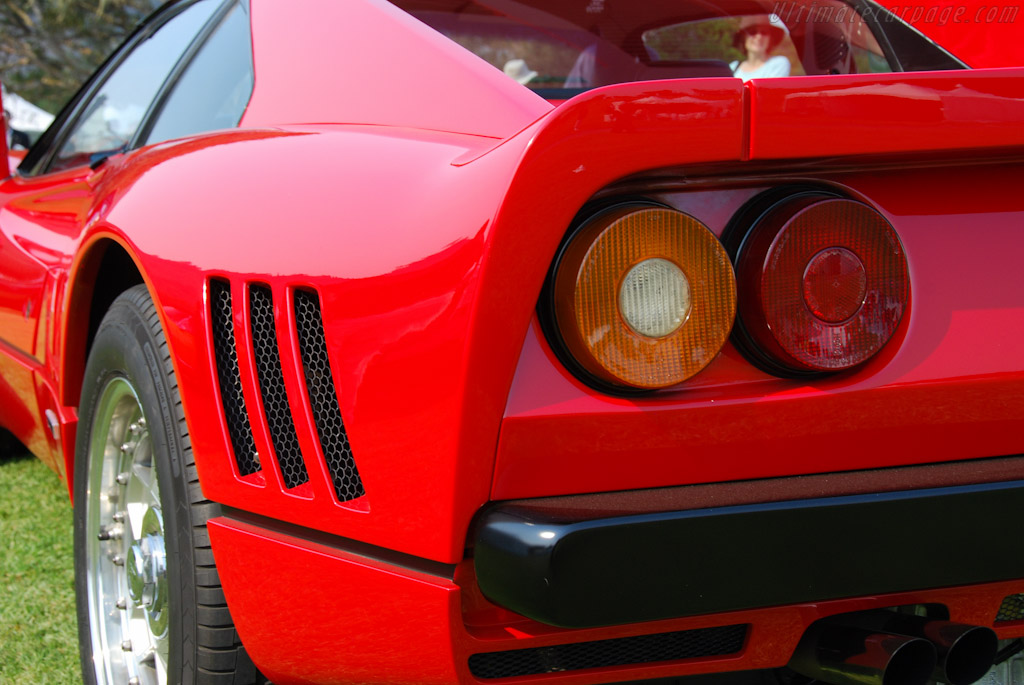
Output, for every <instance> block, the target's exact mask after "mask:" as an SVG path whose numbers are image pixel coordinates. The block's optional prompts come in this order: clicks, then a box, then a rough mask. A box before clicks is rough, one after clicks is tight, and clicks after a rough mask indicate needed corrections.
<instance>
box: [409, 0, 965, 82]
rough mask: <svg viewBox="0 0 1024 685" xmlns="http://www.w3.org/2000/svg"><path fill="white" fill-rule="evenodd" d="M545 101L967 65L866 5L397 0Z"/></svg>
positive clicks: (825, 1) (781, 0) (803, 0)
mask: <svg viewBox="0 0 1024 685" xmlns="http://www.w3.org/2000/svg"><path fill="white" fill-rule="evenodd" d="M393 1H394V2H395V4H397V5H399V6H400V7H402V9H404V10H406V11H407V12H409V13H410V14H412V15H413V16H415V17H416V18H418V19H419V20H421V21H423V22H424V23H426V24H428V25H429V26H431V27H433V28H434V29H435V30H437V31H439V32H440V33H442V34H444V35H445V36H447V37H448V38H450V39H451V40H452V41H454V42H456V43H458V44H459V45H461V46H463V47H464V48H466V49H468V50H470V51H471V52H473V53H474V54H476V55H477V56H479V57H481V58H483V59H484V60H486V61H487V62H489V63H490V64H492V65H493V66H495V67H497V68H498V69H501V70H502V71H504V72H505V74H506V75H507V76H509V78H512V79H515V80H516V81H518V82H519V83H521V84H523V85H525V86H526V87H528V88H530V89H532V90H534V91H537V92H539V93H540V94H541V95H544V96H545V97H548V98H554V99H558V98H564V97H569V96H571V95H574V94H575V93H577V92H581V91H583V90H587V89H589V88H595V87H598V86H603V85H608V84H611V83H623V82H628V81H650V80H658V79H677V78H699V77H711V76H720V77H721V76H724V77H736V78H741V79H743V80H749V79H753V78H777V77H785V76H802V75H820V74H855V73H881V72H890V71H909V70H918V69H955V68H962V67H963V65H962V64H961V63H959V62H957V61H956V60H955V59H954V58H952V57H951V56H950V55H948V54H947V53H945V52H944V51H942V50H941V49H940V48H938V47H937V46H935V45H934V44H933V43H931V41H929V40H928V39H926V38H924V37H923V36H921V35H920V34H919V33H917V32H916V31H915V30H914V29H912V28H910V27H909V26H907V25H906V24H904V23H903V22H901V21H900V20H899V19H897V18H896V17H895V16H894V15H892V14H890V13H889V12H888V11H887V10H884V9H883V8H882V7H881V6H879V5H876V4H875V3H873V2H870V0H860V1H859V2H857V3H855V4H848V3H846V2H842V1H841V0H764V1H761V2H757V1H751V0H644V1H643V2H638V1H637V0H393Z"/></svg>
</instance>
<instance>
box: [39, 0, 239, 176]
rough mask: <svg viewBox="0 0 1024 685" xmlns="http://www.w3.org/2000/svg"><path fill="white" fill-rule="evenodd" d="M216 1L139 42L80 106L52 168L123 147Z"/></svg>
mask: <svg viewBox="0 0 1024 685" xmlns="http://www.w3.org/2000/svg"><path fill="white" fill-rule="evenodd" d="M218 4H219V2H218V0H200V1H199V2H197V3H196V4H194V5H191V6H189V7H188V8H186V9H184V10H183V11H181V12H180V13H179V14H177V15H175V16H173V17H171V18H170V19H169V20H168V21H167V22H166V23H164V24H163V25H162V26H160V27H159V28H157V30H156V32H155V33H153V34H152V35H150V36H148V37H147V38H145V39H143V40H142V41H141V42H140V43H138V44H136V46H135V47H134V49H133V50H132V52H131V54H129V55H128V56H127V57H126V58H125V59H124V61H122V62H121V64H120V65H118V66H117V68H116V69H115V70H114V72H113V73H112V74H110V76H109V77H108V78H107V80H106V81H105V82H104V83H103V85H102V86H100V89H99V90H98V91H97V92H96V93H95V94H94V95H93V96H92V98H91V99H90V101H89V102H88V103H87V104H86V105H85V107H84V108H83V109H82V110H81V113H80V114H79V115H78V118H77V121H76V122H75V124H74V127H73V128H72V130H71V133H70V135H69V136H68V137H67V138H66V139H65V140H64V142H63V144H62V145H61V147H60V149H59V150H58V152H57V154H56V156H55V157H54V159H53V161H52V162H51V163H50V168H49V170H50V171H59V170H61V169H68V168H71V167H74V166H79V165H82V164H88V163H89V161H90V158H91V157H92V156H93V155H95V154H97V153H107V152H116V151H119V150H123V149H124V148H125V147H126V146H127V145H128V144H129V143H130V142H131V140H132V138H133V137H134V135H135V132H136V130H137V129H138V128H139V124H141V123H142V118H143V117H144V116H145V114H146V110H147V109H148V108H149V105H150V103H151V102H152V101H153V98H154V97H156V94H157V92H159V90H160V87H161V86H162V85H163V82H164V81H165V80H166V79H167V75H168V74H170V72H171V70H172V69H173V68H174V65H175V64H177V62H178V59H179V58H180V57H181V55H182V53H183V52H185V50H186V49H187V48H188V46H189V45H190V44H191V42H192V40H193V39H194V38H195V36H196V34H197V33H199V31H200V29H202V27H203V26H204V25H205V23H206V22H207V20H209V18H210V16H211V15H212V14H213V12H214V11H215V10H216V9H217V6H218Z"/></svg>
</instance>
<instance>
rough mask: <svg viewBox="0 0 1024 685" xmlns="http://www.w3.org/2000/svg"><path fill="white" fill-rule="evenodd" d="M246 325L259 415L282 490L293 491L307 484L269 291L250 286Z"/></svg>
mask: <svg viewBox="0 0 1024 685" xmlns="http://www.w3.org/2000/svg"><path fill="white" fill-rule="evenodd" d="M249 325H250V327H251V328H252V348H253V352H254V353H255V356H256V376H257V377H258V378H259V380H260V395H261V396H262V398H263V412H264V413H265V414H266V417H267V426H268V427H269V428H270V440H271V442H273V443H274V453H275V454H276V455H277V463H278V464H279V465H280V467H281V476H282V478H283V479H284V485H285V487H286V488H294V487H295V486H297V485H302V484H303V483H306V482H308V481H309V473H308V472H307V471H306V464H305V463H304V462H303V461H302V450H301V449H300V448H299V439H298V436H296V434H295V422H294V421H293V420H292V410H291V407H290V406H288V393H287V392H286V391H285V388H284V375H283V374H282V373H281V354H280V351H279V350H278V347H277V333H276V329H275V327H274V299H273V295H271V293H270V288H267V287H266V286H260V285H253V286H251V287H250V288H249Z"/></svg>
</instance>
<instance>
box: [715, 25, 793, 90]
mask: <svg viewBox="0 0 1024 685" xmlns="http://www.w3.org/2000/svg"><path fill="white" fill-rule="evenodd" d="M787 35H789V31H788V30H786V25H785V24H783V23H782V21H781V20H779V18H778V17H776V16H775V15H774V14H773V15H771V16H769V15H767V14H761V15H755V16H749V17H744V18H743V20H742V21H741V22H740V27H739V29H738V30H737V31H736V37H735V39H734V41H733V44H734V45H735V46H736V47H737V48H739V49H740V50H743V51H745V52H746V53H747V58H746V59H745V60H743V61H742V62H741V61H739V60H737V61H735V62H733V63H732V64H730V65H729V66H730V67H731V68H732V75H733V76H736V77H737V78H741V79H743V80H744V81H749V80H750V79H753V78H773V77H777V76H789V69H790V66H789V60H788V59H786V58H785V57H783V56H782V55H776V56H775V57H769V56H768V53H770V52H771V51H772V50H774V49H775V48H776V46H778V44H779V43H781V42H782V39H783V38H785V37H786V36H787Z"/></svg>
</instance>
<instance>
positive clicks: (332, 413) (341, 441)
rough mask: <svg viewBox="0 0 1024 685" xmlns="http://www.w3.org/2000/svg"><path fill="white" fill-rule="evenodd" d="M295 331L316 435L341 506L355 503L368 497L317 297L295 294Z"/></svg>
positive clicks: (296, 292)
mask: <svg viewBox="0 0 1024 685" xmlns="http://www.w3.org/2000/svg"><path fill="white" fill-rule="evenodd" d="M295 327H296V329H297V330H298V334H299V350H300V352H301V354H302V368H303V371H304V372H305V376H306V391H307V392H308V393H309V401H310V403H311V404H312V408H313V418H314V420H315V421H316V431H317V434H318V435H319V436H320V447H321V449H322V450H323V453H324V460H325V461H326V462H327V468H328V469H329V470H330V473H331V479H332V480H333V481H334V492H335V494H336V495H337V497H338V500H339V501H341V502H346V501H348V500H353V499H356V498H357V497H361V496H362V495H364V494H365V493H366V491H365V490H364V489H363V481H362V479H361V478H360V477H359V471H358V469H356V462H355V459H353V458H352V449H351V448H350V447H349V444H348V435H347V434H346V433H345V424H344V422H343V421H342V418H341V407H339V406H338V393H337V391H336V389H335V386H334V379H333V376H332V375H331V363H330V360H329V359H328V357H327V339H326V337H325V335H324V324H323V319H322V317H321V314H320V299H319V298H318V297H317V295H316V293H312V292H308V291H306V290H297V291H295Z"/></svg>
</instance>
